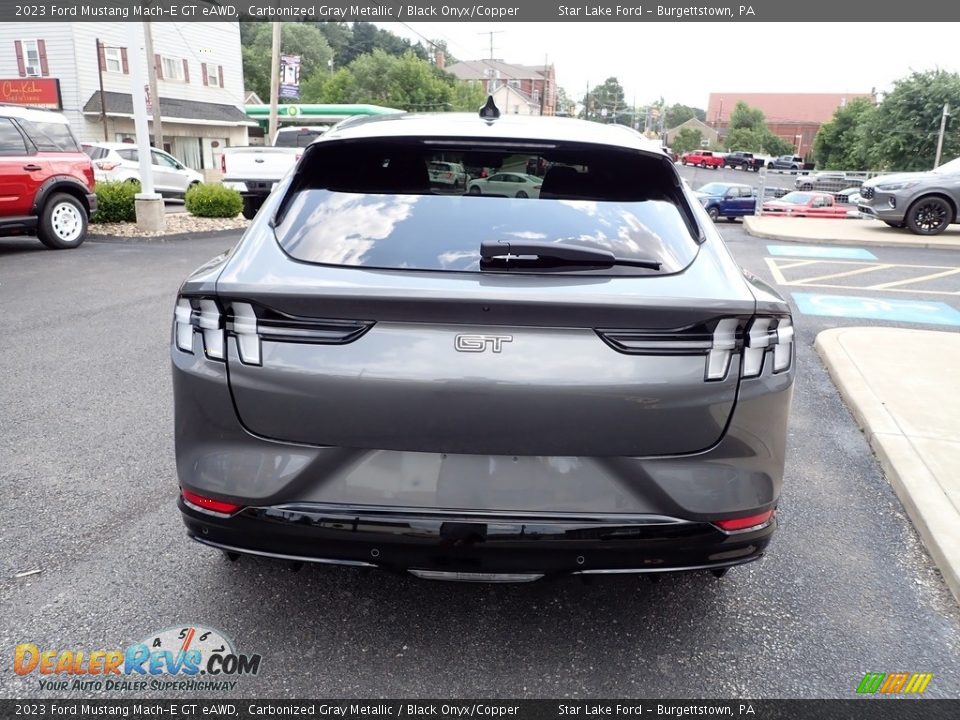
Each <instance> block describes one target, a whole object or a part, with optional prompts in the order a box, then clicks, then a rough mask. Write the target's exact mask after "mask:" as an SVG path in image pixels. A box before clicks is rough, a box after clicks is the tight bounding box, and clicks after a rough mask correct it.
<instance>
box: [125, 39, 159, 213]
mask: <svg viewBox="0 0 960 720" xmlns="http://www.w3.org/2000/svg"><path fill="white" fill-rule="evenodd" d="M127 37H128V38H129V43H130V50H131V52H130V95H131V99H132V100H133V122H134V126H135V128H136V133H137V156H138V159H139V161H140V192H139V193H137V194H136V196H135V198H134V200H135V205H136V211H137V227H138V228H139V229H140V230H143V231H147V232H163V230H164V228H165V226H166V221H165V215H164V209H163V198H162V197H161V196H160V194H159V193H156V192H154V191H153V164H152V158H151V153H150V127H149V124H148V122H147V99H146V97H145V96H144V92H143V86H144V72H143V70H144V67H143V52H144V51H143V49H142V46H141V42H140V36H139V35H138V33H137V24H136V23H129V24H127ZM153 102H155V103H159V98H154V99H153Z"/></svg>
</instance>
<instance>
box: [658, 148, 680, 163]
mask: <svg viewBox="0 0 960 720" xmlns="http://www.w3.org/2000/svg"><path fill="white" fill-rule="evenodd" d="M660 149H661V150H663V152H664V154H665V155H666V156H667V157H668V158H670V160H671V161H672V162H677V161H679V160H680V156H679V155H678V154H677V153H675V152H674V151H673V148H669V147H666V146H664V147H661V148H660Z"/></svg>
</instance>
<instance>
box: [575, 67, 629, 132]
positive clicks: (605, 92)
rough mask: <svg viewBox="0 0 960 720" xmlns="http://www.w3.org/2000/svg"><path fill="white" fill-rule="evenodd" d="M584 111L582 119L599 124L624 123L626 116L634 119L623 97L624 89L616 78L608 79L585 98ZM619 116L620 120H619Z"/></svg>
mask: <svg viewBox="0 0 960 720" xmlns="http://www.w3.org/2000/svg"><path fill="white" fill-rule="evenodd" d="M583 104H584V111H583V113H581V117H587V118H589V119H590V120H595V121H597V122H604V123H612V122H617V121H618V120H619V121H621V122H622V121H623V120H624V117H625V116H628V117H627V119H629V117H632V114H633V111H632V109H631V108H628V107H627V103H626V101H625V100H624V97H623V87H622V86H621V85H620V82H619V81H618V80H617V79H616V78H615V77H608V78H607V79H606V80H604V81H603V83H602V84H600V85H597V87H595V88H594V89H593V90H591V91H590V92H589V93H587V95H586V96H585V97H584V100H583ZM618 115H619V118H618Z"/></svg>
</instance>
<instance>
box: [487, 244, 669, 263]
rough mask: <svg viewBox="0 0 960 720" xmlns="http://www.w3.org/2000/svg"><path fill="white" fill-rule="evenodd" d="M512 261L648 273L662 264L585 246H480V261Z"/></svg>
mask: <svg viewBox="0 0 960 720" xmlns="http://www.w3.org/2000/svg"><path fill="white" fill-rule="evenodd" d="M511 258H512V259H514V260H519V261H523V260H525V259H527V258H537V259H539V260H546V261H553V262H557V263H563V264H565V265H598V266H602V267H611V266H613V265H627V266H630V267H639V268H647V269H648V270H659V269H660V266H661V264H662V263H660V262H659V261H658V260H644V259H632V258H619V257H617V256H616V255H614V254H613V253H612V252H610V251H609V250H601V249H599V248H590V247H584V246H583V245H567V244H563V243H551V242H537V241H535V240H525V241H521V242H513V241H509V240H484V241H483V242H481V243H480V259H481V261H484V260H485V261H487V262H491V261H500V263H501V265H500V266H501V267H502V266H503V264H506V263H508V262H509V261H510V260H511Z"/></svg>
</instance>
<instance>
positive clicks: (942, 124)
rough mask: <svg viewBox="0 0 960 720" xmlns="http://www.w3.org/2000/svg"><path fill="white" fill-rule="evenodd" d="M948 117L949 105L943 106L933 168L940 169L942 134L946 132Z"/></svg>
mask: <svg viewBox="0 0 960 720" xmlns="http://www.w3.org/2000/svg"><path fill="white" fill-rule="evenodd" d="M949 117H950V103H944V104H943V115H941V116H940V137H938V138H937V159H936V160H934V161H933V167H935V168H938V167H940V155H941V154H942V153H943V134H944V133H945V132H946V131H947V118H949Z"/></svg>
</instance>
